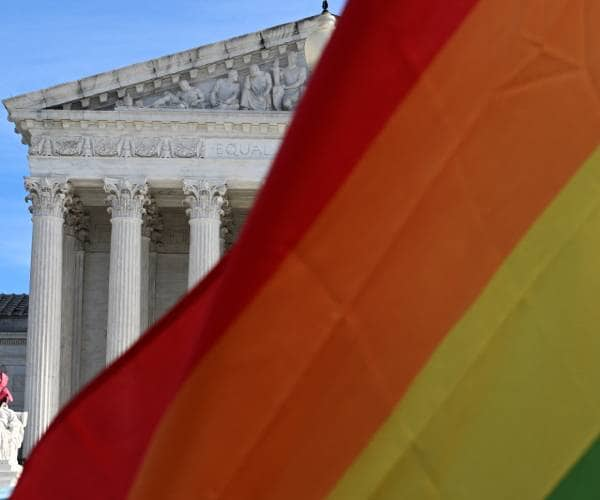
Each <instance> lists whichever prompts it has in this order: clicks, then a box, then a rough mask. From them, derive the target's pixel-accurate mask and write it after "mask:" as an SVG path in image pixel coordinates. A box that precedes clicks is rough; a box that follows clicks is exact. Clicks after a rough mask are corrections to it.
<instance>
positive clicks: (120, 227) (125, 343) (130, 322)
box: [104, 179, 148, 363]
mask: <svg viewBox="0 0 600 500" xmlns="http://www.w3.org/2000/svg"><path fill="white" fill-rule="evenodd" d="M104 190H105V191H106V193H108V199H109V201H110V205H111V206H110V208H109V212H110V213H111V225H112V230H111V236H110V270H109V277H108V324H107V327H106V360H107V363H110V362H111V361H113V360H114V359H115V358H117V357H118V356H120V355H121V354H122V353H123V352H124V351H126V350H127V349H128V348H129V347H130V346H131V345H132V344H133V343H134V342H135V341H136V340H137V338H138V337H139V336H140V327H141V285H142V280H141V267H142V262H141V257H142V215H143V214H144V205H146V204H147V202H148V198H147V193H148V186H147V185H146V183H145V181H144V182H142V183H134V182H132V181H130V180H128V179H105V181H104Z"/></svg>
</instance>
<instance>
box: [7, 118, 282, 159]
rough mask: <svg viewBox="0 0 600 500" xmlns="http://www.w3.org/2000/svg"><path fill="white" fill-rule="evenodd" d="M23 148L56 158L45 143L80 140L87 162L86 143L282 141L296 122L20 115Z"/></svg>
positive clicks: (279, 120) (19, 126) (276, 119)
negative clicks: (226, 139) (225, 139)
mask: <svg viewBox="0 0 600 500" xmlns="http://www.w3.org/2000/svg"><path fill="white" fill-rule="evenodd" d="M14 118H15V120H16V121H17V122H16V128H17V131H18V132H19V133H20V134H21V136H22V142H23V143H24V144H26V145H29V146H32V147H33V150H32V151H30V153H33V154H36V155H41V156H52V154H51V153H50V152H48V150H44V148H45V147H47V146H44V144H41V143H40V141H44V140H45V139H48V140H51V141H55V140H69V139H70V138H79V139H81V145H80V149H82V151H83V152H82V154H83V155H84V156H86V155H88V156H92V154H90V153H89V152H87V153H86V152H85V149H86V148H87V147H88V145H87V143H86V141H87V139H86V138H90V139H94V140H95V139H99V140H106V141H113V140H116V139H127V138H128V137H135V138H138V139H142V140H143V139H169V140H176V141H178V142H183V143H186V142H189V140H192V139H199V138H202V139H206V138H211V137H231V138H249V139H251V138H256V139H281V138H282V137H283V135H284V133H285V131H286V128H287V125H288V123H289V121H290V119H291V113H290V112H286V111H268V112H255V111H212V110H206V111H205V110H175V111H173V110H148V109H137V110H128V111H63V110H41V111H32V110H20V111H18V112H15V116H14Z"/></svg>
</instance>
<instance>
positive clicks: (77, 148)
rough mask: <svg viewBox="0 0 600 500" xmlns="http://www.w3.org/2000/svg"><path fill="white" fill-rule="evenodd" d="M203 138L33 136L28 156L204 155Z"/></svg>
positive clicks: (143, 156) (152, 156)
mask: <svg viewBox="0 0 600 500" xmlns="http://www.w3.org/2000/svg"><path fill="white" fill-rule="evenodd" d="M205 151H206V146H205V141H204V140H203V139H197V138H186V137H182V138H170V137H130V136H125V137H88V136H68V137H60V136H59V137H54V136H52V137H51V136H43V135H42V136H34V137H33V138H32V141H31V147H30V148H29V154H30V156H67V157H68V156H85V157H93V156H97V157H104V158H111V157H113V158H119V157H120V158H129V157H139V158H203V157H204V156H205Z"/></svg>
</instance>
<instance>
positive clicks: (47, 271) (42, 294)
mask: <svg viewBox="0 0 600 500" xmlns="http://www.w3.org/2000/svg"><path fill="white" fill-rule="evenodd" d="M25 187H26V189H27V190H28V191H29V195H28V197H27V199H28V200H30V201H31V202H32V205H31V209H30V210H31V212H32V214H33V218H32V221H33V234H32V248H31V270H30V273H31V274H30V283H29V315H28V319H27V351H26V352H27V354H26V356H27V357H26V376H25V409H26V411H28V412H29V420H28V424H27V428H26V432H25V439H24V444H23V447H24V453H25V454H26V455H27V454H29V452H30V451H31V449H32V448H33V446H34V445H35V443H37V441H38V440H39V438H40V437H41V435H42V434H43V433H44V432H45V430H46V428H47V427H48V425H49V424H50V422H51V421H52V419H53V418H54V416H55V415H56V412H57V411H58V406H59V387H60V386H59V383H60V381H59V363H60V341H61V309H62V265H63V260H62V259H63V257H62V250H63V221H64V219H63V212H64V204H65V198H66V193H67V191H68V189H69V186H68V184H67V183H66V182H64V180H63V181H58V180H56V179H53V178H27V179H26V180H25Z"/></svg>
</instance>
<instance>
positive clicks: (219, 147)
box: [206, 139, 280, 160]
mask: <svg viewBox="0 0 600 500" xmlns="http://www.w3.org/2000/svg"><path fill="white" fill-rule="evenodd" d="M279 144H280V141H278V140H274V139H265V140H262V141H256V140H252V139H226V140H223V139H207V140H206V157H207V158H217V159H228V160H261V159H271V158H274V157H275V154H276V153H277V150H278V149H279Z"/></svg>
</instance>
